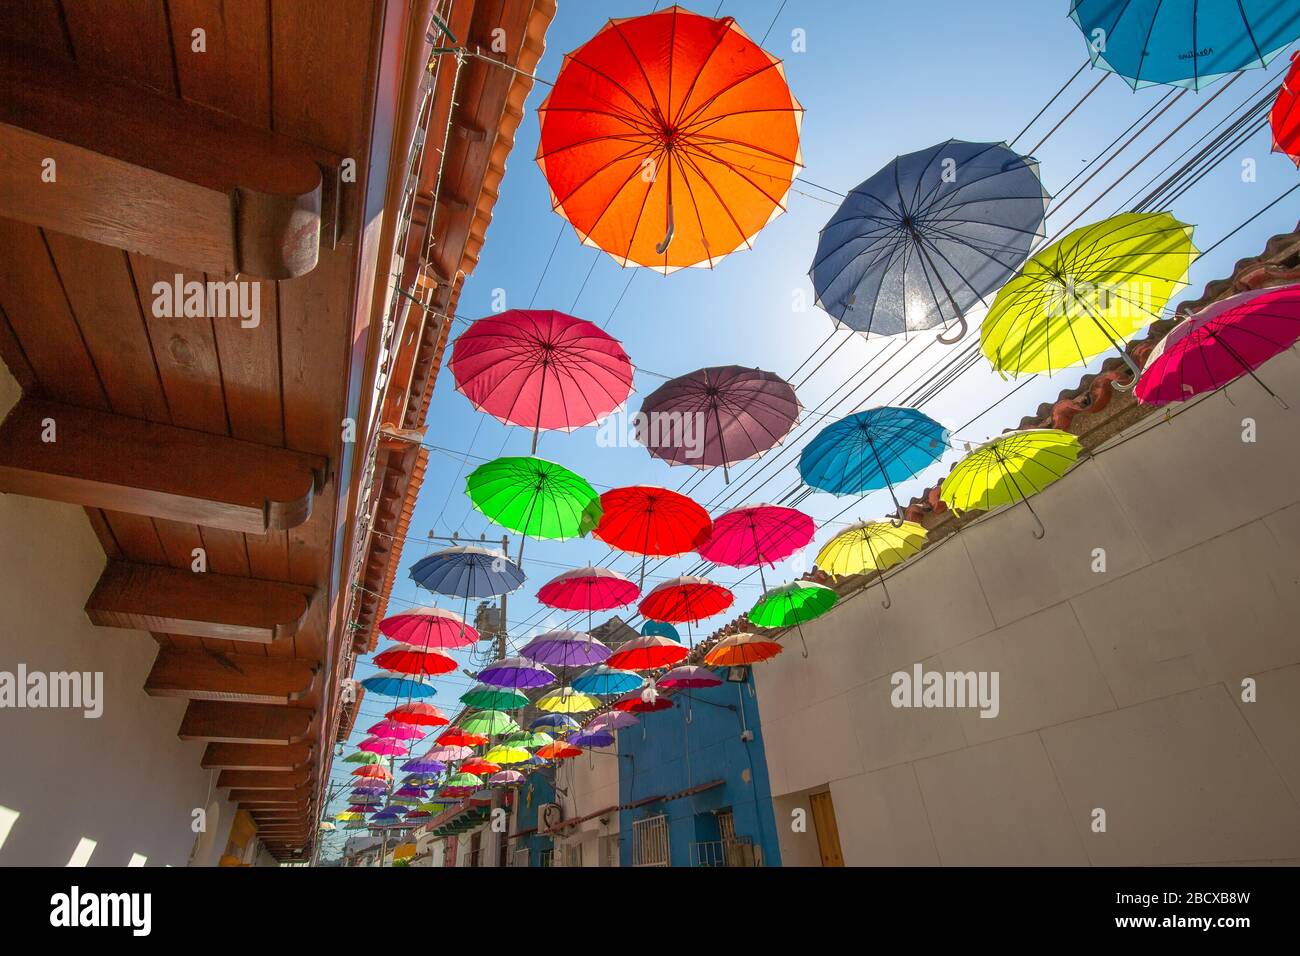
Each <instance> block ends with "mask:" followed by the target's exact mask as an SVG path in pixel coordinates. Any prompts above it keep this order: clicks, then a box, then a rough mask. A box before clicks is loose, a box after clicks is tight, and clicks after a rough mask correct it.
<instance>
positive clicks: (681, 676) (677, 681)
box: [655, 664, 722, 690]
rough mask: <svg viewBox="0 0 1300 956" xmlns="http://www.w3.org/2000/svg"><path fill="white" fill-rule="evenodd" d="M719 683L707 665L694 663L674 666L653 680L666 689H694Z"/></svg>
mask: <svg viewBox="0 0 1300 956" xmlns="http://www.w3.org/2000/svg"><path fill="white" fill-rule="evenodd" d="M721 683H722V680H721V678H719V677H718V675H717V674H715V673H713V671H711V670H709V669H708V668H707V667H696V666H695V665H694V664H685V665H683V666H681V667H674V668H673V669H672V670H670V671H669V672H668V673H667V674H665V675H664V676H663V677H661V678H659V679H658V680H657V681H655V684H656V685H657V686H659V687H664V688H667V689H668V690H694V689H696V688H702V687H717V686H718V685H720V684H721Z"/></svg>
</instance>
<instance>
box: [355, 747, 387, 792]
mask: <svg viewBox="0 0 1300 956" xmlns="http://www.w3.org/2000/svg"><path fill="white" fill-rule="evenodd" d="M373 756H375V757H379V754H374V755H373ZM380 759H381V760H382V759H383V758H382V757H380ZM387 792H388V786H387V784H384V785H382V786H381V785H380V782H379V781H375V785H374V786H372V787H353V788H352V796H353V797H354V798H355V797H373V796H378V795H380V794H385V793H387ZM353 802H354V803H364V802H366V801H364V800H355V799H354V800H353Z"/></svg>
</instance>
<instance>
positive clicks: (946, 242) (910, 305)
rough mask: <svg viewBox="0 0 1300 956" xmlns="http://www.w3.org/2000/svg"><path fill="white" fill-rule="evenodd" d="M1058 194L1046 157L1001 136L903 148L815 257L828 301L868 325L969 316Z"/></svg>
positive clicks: (911, 324)
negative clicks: (1043, 171)
mask: <svg viewBox="0 0 1300 956" xmlns="http://www.w3.org/2000/svg"><path fill="white" fill-rule="evenodd" d="M1050 198H1051V197H1050V196H1049V195H1048V194H1047V192H1046V191H1045V190H1044V189H1043V184H1042V182H1041V181H1040V180H1039V178H1038V161H1037V160H1035V159H1029V158H1026V157H1024V156H1021V155H1019V154H1018V153H1015V152H1013V151H1012V150H1010V149H1008V148H1007V147H1006V146H1004V145H1003V144H1001V143H967V142H963V141H961V140H955V139H950V140H948V141H947V142H945V143H939V144H938V145H936V146H931V147H930V148H929V149H923V150H920V151H919V152H915V153H908V154H907V155H906V156H899V157H898V158H897V159H895V160H894V161H893V162H892V163H890V164H888V165H887V166H885V168H884V169H882V170H880V171H879V172H878V173H876V174H875V175H874V176H872V177H871V178H870V179H868V180H867V181H866V182H864V183H862V185H860V186H858V187H857V188H856V189H854V190H853V191H852V192H850V193H849V195H848V196H847V197H846V198H845V200H844V202H843V203H842V204H841V205H840V208H839V209H838V210H837V211H836V213H835V215H834V216H832V217H831V219H830V221H829V222H828V223H826V225H825V227H824V228H823V229H822V231H821V239H820V240H819V241H818V243H817V254H816V257H815V258H814V259H813V264H812V270H811V271H810V273H809V275H810V276H811V278H812V283H813V289H814V291H815V292H816V294H817V304H818V305H819V306H821V307H822V308H823V309H825V310H826V311H827V312H829V313H830V314H831V315H832V316H833V317H834V318H835V319H836V320H837V321H839V322H843V323H844V324H845V325H847V326H849V327H850V328H852V329H856V330H857V331H859V332H865V333H867V334H870V333H872V332H876V333H881V334H884V335H897V334H900V333H901V334H907V333H909V332H918V331H921V330H924V329H933V328H937V327H938V326H941V325H942V326H950V325H951V324H952V323H957V329H956V334H954V335H951V336H945V335H940V337H939V341H941V342H943V343H945V344H951V343H953V342H956V341H957V340H958V339H960V338H961V337H962V335H964V334H965V333H966V328H967V322H966V318H965V314H966V312H967V311H968V310H970V309H971V308H972V307H974V305H975V304H976V303H977V302H982V301H983V300H984V298H985V296H987V295H989V294H990V293H992V292H995V291H996V290H997V289H998V288H999V287H1000V286H1001V285H1002V284H1003V283H1004V282H1005V281H1006V280H1007V279H1008V278H1009V277H1010V276H1011V274H1012V273H1013V272H1015V270H1016V269H1017V268H1019V266H1020V265H1021V264H1022V263H1023V262H1024V261H1025V259H1026V258H1027V257H1028V255H1029V251H1030V249H1031V248H1032V247H1033V245H1034V243H1035V242H1036V241H1037V240H1038V239H1041V238H1042V237H1043V219H1044V218H1045V216H1046V212H1047V203H1048V201H1049V199H1050Z"/></svg>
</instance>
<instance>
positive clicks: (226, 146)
mask: <svg viewBox="0 0 1300 956" xmlns="http://www.w3.org/2000/svg"><path fill="white" fill-rule="evenodd" d="M0 88H3V89H4V90H5V92H6V95H5V96H4V97H3V98H0V216H4V217H6V218H10V219H17V220H20V221H22V222H27V223H31V224H32V225H36V226H42V227H45V228H49V229H53V230H55V231H57V232H63V233H67V234H69V235H74V236H80V237H82V238H85V239H90V240H93V241H95V242H101V243H104V244H106V245H110V246H116V247H118V248H120V249H126V250H127V251H130V252H143V253H145V254H147V255H150V256H154V257H155V258H158V259H161V260H163V261H164V262H174V263H177V264H178V265H183V266H188V267H191V268H193V269H195V270H197V271H202V272H208V273H213V274H218V275H234V274H236V273H241V272H242V273H246V274H248V275H253V276H262V277H264V278H268V279H287V278H292V277H294V276H300V275H303V274H304V273H306V272H310V271H311V270H312V269H314V268H315V267H316V262H317V259H318V257H319V255H320V239H321V206H322V176H321V167H320V165H318V161H319V160H320V159H321V158H322V157H321V156H320V154H317V153H315V152H314V151H312V150H311V149H310V148H309V147H306V146H304V145H302V144H299V143H296V142H294V141H292V140H289V139H287V138H285V137H283V136H279V135H276V134H275V133H272V132H270V131H268V130H264V129H261V128H258V127H255V126H250V125H249V124H247V123H244V122H242V121H240V120H238V119H236V118H235V117H233V116H230V115H229V114H226V113H222V112H219V111H217V110H212V109H208V108H206V107H203V106H200V105H198V104H197V103H194V102H191V101H189V100H186V99H181V98H177V97H174V96H164V95H161V94H159V93H156V92H154V91H152V90H149V89H146V88H144V87H141V86H135V85H131V84H127V83H124V82H121V81H119V80H116V79H113V78H110V77H106V76H101V75H98V74H94V73H90V72H88V71H86V70H83V69H81V68H80V67H79V66H77V65H76V64H75V63H73V62H71V61H68V60H59V61H57V62H51V59H50V57H49V56H48V55H47V54H43V53H41V52H39V51H35V50H31V49H24V48H22V47H20V46H18V45H17V44H14V43H5V44H4V47H3V50H2V51H0ZM47 159H52V160H54V162H55V167H54V174H55V178H54V180H53V181H52V182H51V181H47V179H48V174H47V179H42V174H43V173H45V172H46V170H47V169H48V168H49V167H48V166H47V165H46V160H47ZM331 175H332V173H331Z"/></svg>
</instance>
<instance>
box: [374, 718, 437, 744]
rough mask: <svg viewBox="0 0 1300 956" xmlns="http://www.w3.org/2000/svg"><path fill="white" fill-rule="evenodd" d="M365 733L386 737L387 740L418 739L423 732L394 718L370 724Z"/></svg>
mask: <svg viewBox="0 0 1300 956" xmlns="http://www.w3.org/2000/svg"><path fill="white" fill-rule="evenodd" d="M366 733H368V734H370V735H371V736H372V737H386V738H388V739H389V740H419V739H420V738H421V737H423V736H424V733H425V732H424V731H423V730H420V729H419V728H418V727H414V726H412V725H411V724H403V723H399V722H398V721H396V720H381V721H379V722H378V723H376V724H372V725H371V726H370V728H369V729H368V730H367V731H366Z"/></svg>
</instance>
